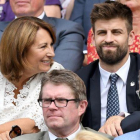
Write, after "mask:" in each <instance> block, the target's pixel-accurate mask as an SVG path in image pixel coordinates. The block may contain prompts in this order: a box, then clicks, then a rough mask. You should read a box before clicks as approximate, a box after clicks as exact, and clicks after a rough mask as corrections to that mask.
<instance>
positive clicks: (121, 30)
mask: <svg viewBox="0 0 140 140" xmlns="http://www.w3.org/2000/svg"><path fill="white" fill-rule="evenodd" d="M112 31H120V32H123V31H124V30H123V29H112Z"/></svg>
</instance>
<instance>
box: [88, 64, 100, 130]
mask: <svg viewBox="0 0 140 140" xmlns="http://www.w3.org/2000/svg"><path fill="white" fill-rule="evenodd" d="M89 100H90V105H91V113H92V126H93V129H95V130H98V129H99V128H100V123H101V97H100V72H99V66H97V69H96V70H95V73H94V75H93V77H92V78H91V79H90V99H89Z"/></svg>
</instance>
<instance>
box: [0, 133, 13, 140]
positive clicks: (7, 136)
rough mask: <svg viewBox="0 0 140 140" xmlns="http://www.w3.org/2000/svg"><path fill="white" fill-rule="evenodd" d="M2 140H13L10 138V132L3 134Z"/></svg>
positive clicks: (0, 139)
mask: <svg viewBox="0 0 140 140" xmlns="http://www.w3.org/2000/svg"><path fill="white" fill-rule="evenodd" d="M0 140H11V138H10V137H9V131H6V132H3V133H1V134H0Z"/></svg>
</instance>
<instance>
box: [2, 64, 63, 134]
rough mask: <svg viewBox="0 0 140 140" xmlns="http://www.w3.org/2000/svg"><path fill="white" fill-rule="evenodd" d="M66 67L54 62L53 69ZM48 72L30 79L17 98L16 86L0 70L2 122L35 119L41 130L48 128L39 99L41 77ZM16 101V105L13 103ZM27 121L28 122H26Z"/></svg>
mask: <svg viewBox="0 0 140 140" xmlns="http://www.w3.org/2000/svg"><path fill="white" fill-rule="evenodd" d="M53 69H64V68H63V66H62V65H60V64H58V63H56V62H54V63H53V65H52V67H51V69H50V70H49V71H51V70H53ZM45 74H46V73H40V74H37V75H36V76H33V77H32V78H30V79H29V81H28V82H26V84H25V85H24V86H23V89H22V90H20V94H18V96H17V99H15V98H14V95H15V94H14V92H13V91H14V90H15V89H16V87H15V86H14V85H13V84H12V83H11V82H9V81H8V80H7V79H6V78H5V77H4V76H3V75H2V74H1V72H0V124H3V123H6V122H9V121H12V120H15V119H18V118H30V119H33V120H34V121H35V123H36V126H38V128H39V129H41V131H45V130H47V127H46V125H45V123H44V119H43V114H42V108H41V107H40V106H39V104H38V102H37V99H38V97H39V92H40V88H41V79H42V77H43V76H44V75H45ZM13 102H14V103H15V105H14V104H13ZM25 123H26V122H25Z"/></svg>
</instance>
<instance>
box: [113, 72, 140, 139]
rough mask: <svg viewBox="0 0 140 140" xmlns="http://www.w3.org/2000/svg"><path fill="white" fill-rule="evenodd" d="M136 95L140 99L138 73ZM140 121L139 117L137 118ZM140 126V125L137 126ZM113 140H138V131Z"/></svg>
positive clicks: (139, 135)
mask: <svg viewBox="0 0 140 140" xmlns="http://www.w3.org/2000/svg"><path fill="white" fill-rule="evenodd" d="M137 94H138V96H139V98H140V73H139V90H137ZM139 119H140V117H139ZM139 125H140V124H139ZM114 140H140V129H139V130H137V131H133V132H129V133H126V134H124V135H121V136H119V137H117V138H115V139H114Z"/></svg>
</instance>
